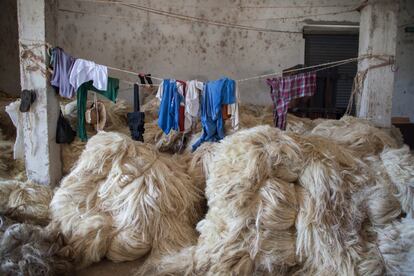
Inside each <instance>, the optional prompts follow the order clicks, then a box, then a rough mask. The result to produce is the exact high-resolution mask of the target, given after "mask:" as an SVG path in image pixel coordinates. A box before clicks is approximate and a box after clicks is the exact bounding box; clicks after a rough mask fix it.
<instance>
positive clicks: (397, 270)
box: [377, 218, 414, 275]
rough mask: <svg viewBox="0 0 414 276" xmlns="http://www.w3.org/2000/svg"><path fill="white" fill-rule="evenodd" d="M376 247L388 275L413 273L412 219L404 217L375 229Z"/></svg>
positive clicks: (413, 237) (413, 228) (413, 235)
mask: <svg viewBox="0 0 414 276" xmlns="http://www.w3.org/2000/svg"><path fill="white" fill-rule="evenodd" d="M377 232H378V248H379V251H380V252H381V255H382V257H383V262H384V263H385V267H386V272H387V274H388V275H413V273H414V220H413V219H412V218H404V219H402V220H401V221H399V222H398V221H397V222H394V223H393V224H390V225H388V226H386V227H385V228H383V229H380V228H379V229H377Z"/></svg>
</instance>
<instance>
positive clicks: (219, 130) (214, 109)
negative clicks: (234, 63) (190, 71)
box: [193, 78, 236, 150]
mask: <svg viewBox="0 0 414 276" xmlns="http://www.w3.org/2000/svg"><path fill="white" fill-rule="evenodd" d="M235 88H236V82H235V81H234V80H231V79H228V78H222V79H219V80H216V81H209V82H207V83H206V84H205V86H204V91H203V97H202V100H201V124H202V126H203V134H202V135H201V137H200V139H199V140H198V141H197V142H196V143H195V144H194V145H193V150H195V149H197V148H198V147H199V146H200V145H201V144H202V143H203V142H205V141H211V142H217V141H220V140H221V139H223V138H224V122H223V114H222V106H223V105H225V104H234V103H235V102H236V92H235Z"/></svg>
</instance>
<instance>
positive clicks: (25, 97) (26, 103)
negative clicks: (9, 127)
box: [19, 89, 36, 112]
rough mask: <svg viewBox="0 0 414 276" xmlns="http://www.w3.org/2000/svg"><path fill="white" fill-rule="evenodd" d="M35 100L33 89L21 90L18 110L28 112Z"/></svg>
mask: <svg viewBox="0 0 414 276" xmlns="http://www.w3.org/2000/svg"><path fill="white" fill-rule="evenodd" d="M35 100H36V92H35V91H34V90H26V89H25V90H23V91H22V93H21V101H20V108H19V109H20V112H28V111H29V110H30V106H31V105H32V104H33V103H34V101H35Z"/></svg>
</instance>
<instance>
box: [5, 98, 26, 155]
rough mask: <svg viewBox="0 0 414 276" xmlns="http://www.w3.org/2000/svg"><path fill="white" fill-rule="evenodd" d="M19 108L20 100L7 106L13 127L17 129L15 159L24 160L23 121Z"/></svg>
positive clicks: (14, 149)
mask: <svg viewBox="0 0 414 276" xmlns="http://www.w3.org/2000/svg"><path fill="white" fill-rule="evenodd" d="M19 107H20V99H19V100H17V101H15V102H12V103H10V104H9V105H7V106H6V112H7V114H9V116H10V119H11V120H12V122H13V125H14V126H15V127H16V142H15V143H14V148H13V158H14V159H24V141H23V139H24V138H23V120H22V113H21V112H20V111H19Z"/></svg>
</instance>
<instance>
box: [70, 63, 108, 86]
mask: <svg viewBox="0 0 414 276" xmlns="http://www.w3.org/2000/svg"><path fill="white" fill-rule="evenodd" d="M90 80H91V81H93V86H94V87H95V88H96V89H98V90H103V91H106V89H107V86H108V68H107V67H106V66H104V65H100V64H96V63H95V62H93V61H89V60H84V59H80V58H79V59H77V60H76V61H75V63H74V64H73V67H72V71H71V72H70V76H69V82H70V84H71V85H72V86H73V87H74V88H75V90H78V88H79V86H81V85H82V84H83V83H85V82H87V81H90Z"/></svg>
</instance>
